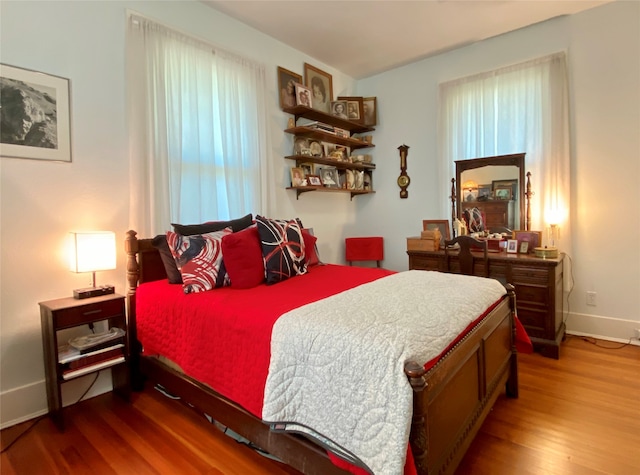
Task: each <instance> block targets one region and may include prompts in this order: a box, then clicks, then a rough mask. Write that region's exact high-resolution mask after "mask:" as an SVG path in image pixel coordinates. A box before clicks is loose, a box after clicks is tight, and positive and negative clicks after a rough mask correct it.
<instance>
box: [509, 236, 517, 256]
mask: <svg viewBox="0 0 640 475" xmlns="http://www.w3.org/2000/svg"><path fill="white" fill-rule="evenodd" d="M507 252H508V253H509V254H516V253H517V252H518V241H517V239H509V240H507Z"/></svg>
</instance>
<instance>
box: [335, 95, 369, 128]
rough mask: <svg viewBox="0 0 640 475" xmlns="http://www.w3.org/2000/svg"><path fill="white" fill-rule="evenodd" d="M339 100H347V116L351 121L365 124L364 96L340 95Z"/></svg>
mask: <svg viewBox="0 0 640 475" xmlns="http://www.w3.org/2000/svg"><path fill="white" fill-rule="evenodd" d="M338 100H339V101H347V117H348V118H349V120H350V121H351V122H356V123H358V124H364V113H363V111H364V108H363V105H362V102H363V99H362V97H346V96H339V97H338Z"/></svg>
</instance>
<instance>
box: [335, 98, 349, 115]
mask: <svg viewBox="0 0 640 475" xmlns="http://www.w3.org/2000/svg"><path fill="white" fill-rule="evenodd" d="M331 115H332V116H334V117H338V118H339V119H344V120H349V116H348V115H347V101H331Z"/></svg>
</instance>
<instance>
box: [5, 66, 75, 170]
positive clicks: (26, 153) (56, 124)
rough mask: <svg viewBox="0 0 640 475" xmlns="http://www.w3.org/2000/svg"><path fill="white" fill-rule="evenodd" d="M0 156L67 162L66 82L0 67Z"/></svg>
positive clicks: (69, 110) (43, 75)
mask: <svg viewBox="0 0 640 475" xmlns="http://www.w3.org/2000/svg"><path fill="white" fill-rule="evenodd" d="M0 88H1V89H2V96H0V108H1V110H2V134H1V135H0V156H2V157H13V158H31V159H34V160H53V161H58V162H70V161H71V104H70V89H69V80H68V79H66V78H61V77H58V76H53V75H51V74H45V73H40V72H37V71H31V70H30V69H23V68H18V67H15V66H9V65H6V64H0Z"/></svg>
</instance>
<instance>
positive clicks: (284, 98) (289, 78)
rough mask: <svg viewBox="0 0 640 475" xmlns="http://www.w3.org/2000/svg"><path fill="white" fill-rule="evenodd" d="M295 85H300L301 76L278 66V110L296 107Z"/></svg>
mask: <svg viewBox="0 0 640 475" xmlns="http://www.w3.org/2000/svg"><path fill="white" fill-rule="evenodd" d="M296 83H298V84H301V83H302V76H301V75H300V74H296V73H294V72H292V71H289V70H288V69H285V68H283V67H281V66H278V91H280V108H281V109H285V108H286V107H294V106H295V105H296V103H297V102H296Z"/></svg>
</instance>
